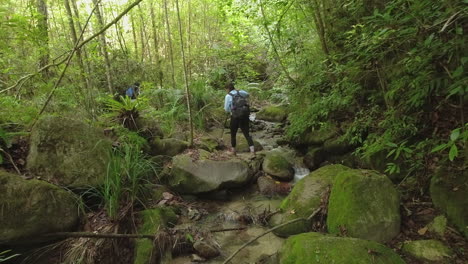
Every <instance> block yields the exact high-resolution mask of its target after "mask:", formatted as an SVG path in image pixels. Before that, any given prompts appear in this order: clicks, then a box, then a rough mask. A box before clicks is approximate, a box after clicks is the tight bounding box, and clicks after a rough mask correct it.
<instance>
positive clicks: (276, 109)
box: [256, 105, 288, 122]
mask: <svg viewBox="0 0 468 264" xmlns="http://www.w3.org/2000/svg"><path fill="white" fill-rule="evenodd" d="M287 117H288V113H287V111H286V108H285V107H283V106H273V105H272V106H267V107H264V108H262V109H261V110H260V111H259V112H258V113H257V116H256V118H257V119H260V120H265V121H270V122H283V121H284V120H286V118H287Z"/></svg>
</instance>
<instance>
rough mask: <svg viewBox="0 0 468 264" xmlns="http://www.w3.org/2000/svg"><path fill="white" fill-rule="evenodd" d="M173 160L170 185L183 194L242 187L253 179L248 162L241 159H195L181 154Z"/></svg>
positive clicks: (169, 179)
mask: <svg viewBox="0 0 468 264" xmlns="http://www.w3.org/2000/svg"><path fill="white" fill-rule="evenodd" d="M172 162H173V164H172V172H171V176H170V177H169V178H168V183H169V186H170V187H171V188H172V189H174V190H176V191H178V192H180V193H183V194H197V193H204V192H211V191H214V190H218V189H223V188H235V187H240V186H243V185H245V184H246V183H248V182H250V181H251V179H252V174H251V173H250V171H249V167H248V164H247V163H246V162H244V161H242V160H239V159H231V160H226V161H215V160H197V161H193V160H192V159H191V157H190V156H188V155H184V154H181V155H178V156H175V157H174V158H173V160H172Z"/></svg>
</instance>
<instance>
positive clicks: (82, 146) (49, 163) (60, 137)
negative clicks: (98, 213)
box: [27, 116, 112, 188]
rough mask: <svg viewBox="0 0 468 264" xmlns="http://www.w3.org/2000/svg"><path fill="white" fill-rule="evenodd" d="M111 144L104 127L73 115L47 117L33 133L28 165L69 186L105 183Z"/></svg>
mask: <svg viewBox="0 0 468 264" xmlns="http://www.w3.org/2000/svg"><path fill="white" fill-rule="evenodd" d="M111 149H112V143H111V141H110V140H108V139H107V138H106V137H104V132H103V130H101V129H98V128H95V127H92V126H91V125H89V124H87V123H85V122H83V121H79V120H74V119H70V118H65V117H59V116H44V117H43V118H41V119H39V121H38V122H37V124H36V126H35V127H34V129H33V131H32V132H31V147H30V151H29V155H28V160H27V168H28V169H29V171H30V172H31V173H32V174H33V175H36V176H40V177H42V178H43V179H46V180H47V181H50V182H53V183H57V184H60V185H63V186H67V187H84V188H89V187H90V186H92V187H96V186H99V185H101V184H103V183H104V180H105V177H106V172H107V164H108V163H109V160H110V155H109V154H110V152H111Z"/></svg>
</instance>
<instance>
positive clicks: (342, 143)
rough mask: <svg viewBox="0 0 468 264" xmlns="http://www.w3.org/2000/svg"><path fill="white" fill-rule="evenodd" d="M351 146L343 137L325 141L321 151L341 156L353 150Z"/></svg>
mask: <svg viewBox="0 0 468 264" xmlns="http://www.w3.org/2000/svg"><path fill="white" fill-rule="evenodd" d="M353 147H354V146H353V145H352V144H351V143H350V142H349V141H347V140H346V139H345V138H344V136H339V137H334V138H330V139H327V140H325V142H324V143H323V149H324V150H325V152H327V153H328V154H329V155H335V156H336V155H342V154H345V153H347V152H349V151H351V150H352V149H353Z"/></svg>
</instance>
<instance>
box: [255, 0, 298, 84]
mask: <svg viewBox="0 0 468 264" xmlns="http://www.w3.org/2000/svg"><path fill="white" fill-rule="evenodd" d="M260 11H261V13H262V17H263V27H264V28H265V31H266V32H267V34H268V39H269V40H270V43H271V47H272V48H273V52H274V53H275V56H276V59H277V60H278V63H279V64H280V66H281V69H282V70H283V72H284V74H285V75H286V77H287V78H288V79H289V80H290V81H291V82H292V83H293V84H296V80H294V79H293V78H292V77H291V75H290V74H289V71H288V69H287V68H286V66H285V65H284V64H283V61H282V60H281V57H280V55H279V52H278V49H277V48H276V45H275V42H274V41H273V36H272V35H271V32H270V29H269V28H268V25H267V20H266V16H265V11H264V10H263V2H262V0H260Z"/></svg>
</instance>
